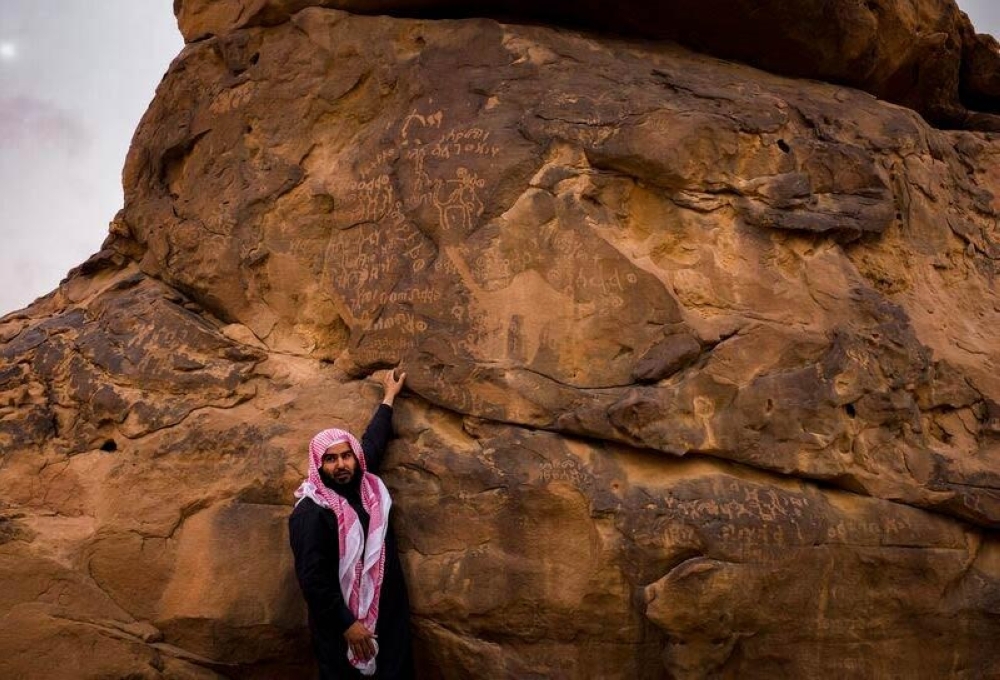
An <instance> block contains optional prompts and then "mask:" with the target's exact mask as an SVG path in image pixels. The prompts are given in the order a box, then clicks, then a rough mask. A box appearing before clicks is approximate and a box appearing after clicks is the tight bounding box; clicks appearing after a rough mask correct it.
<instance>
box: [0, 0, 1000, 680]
mask: <svg viewBox="0 0 1000 680" xmlns="http://www.w3.org/2000/svg"><path fill="white" fill-rule="evenodd" d="M306 4H314V3H304V2H303V3H292V2H288V3H264V2H262V3H258V4H255V5H253V7H249V5H248V7H249V9H246V8H244V9H246V11H244V12H242V16H243V19H240V20H239V21H237V20H236V19H234V18H233V17H232V16H231V15H228V14H226V12H229V11H231V9H230V8H231V5H229V4H228V3H213V5H212V6H211V7H210V6H209V5H202V7H203V8H204V10H203V11H201V14H199V13H198V11H196V9H197V7H198V5H197V3H192V2H190V0H187V1H185V2H183V3H179V4H178V10H179V15H180V19H181V26H182V28H184V30H185V32H186V34H187V35H188V36H189V37H191V38H203V39H198V40H196V41H195V42H192V43H191V44H189V45H188V46H187V47H186V48H185V49H184V51H183V52H182V54H181V55H180V56H179V57H178V59H177V60H176V61H175V63H174V64H173V65H172V67H171V69H170V71H169V72H168V74H167V75H166V77H165V78H164V80H163V82H162V83H161V85H160V87H159V89H158V91H157V95H156V98H155V99H154V101H153V103H152V105H151V107H150V109H149V111H148V112H147V114H146V116H145V118H144V119H143V121H142V123H141V124H140V126H139V129H138V131H137V133H136V136H135V140H134V142H133V146H132V149H131V151H130V154H129V158H128V160H127V163H126V168H125V173H124V182H125V187H126V205H125V209H124V210H123V212H122V213H120V214H119V216H118V217H117V218H116V220H115V221H114V223H113V224H112V234H111V236H110V237H109V239H108V241H107V243H106V244H105V248H104V250H102V252H101V253H99V254H97V255H96V256H94V257H93V258H92V259H91V260H89V261H88V262H87V263H86V264H84V265H83V266H81V267H80V268H79V269H78V270H76V271H74V272H72V273H71V275H70V276H69V277H68V278H67V280H66V281H65V282H64V283H63V284H62V285H61V286H60V288H59V289H58V290H56V291H55V292H53V293H52V294H51V295H49V296H48V297H46V298H43V299H41V300H39V301H37V302H36V303H35V304H34V305H32V306H31V307H29V308H28V309H26V310H24V311H23V312H20V313H17V314H13V315H9V316H7V317H6V318H4V319H3V320H2V321H0V341H2V342H3V344H2V346H0V447H2V452H3V454H2V455H3V458H2V461H0V499H2V503H3V505H2V507H0V577H2V579H3V582H4V583H5V584H9V585H8V586H7V587H5V588H4V589H3V591H2V594H0V617H2V618H0V621H2V623H0V676H2V677H52V678H62V677H65V678H80V677H94V678H97V677H135V678H216V677H233V678H297V677H302V675H303V673H305V672H306V670H307V668H308V665H309V652H308V642H307V639H306V637H305V630H304V611H303V607H302V604H301V602H300V597H299V594H298V592H297V589H296V586H295V584H294V578H293V576H292V574H291V571H290V568H291V567H290V555H289V551H288V550H287V547H286V536H285V518H286V517H287V514H288V512H289V509H290V500H291V492H292V490H293V489H294V487H295V486H296V485H297V483H298V482H299V481H300V479H301V478H302V475H303V472H304V470H303V465H304V463H305V444H306V442H307V441H308V438H309V436H310V435H311V434H312V433H313V432H315V431H316V430H318V429H320V428H321V427H326V426H330V425H344V426H349V427H352V428H360V427H362V426H363V425H364V422H365V419H366V417H367V415H368V413H369V412H370V410H371V408H372V407H373V406H374V404H375V403H376V402H377V400H378V388H377V387H376V386H375V385H374V384H373V381H372V380H370V379H369V377H370V376H372V375H373V374H375V373H377V371H378V370H379V369H382V368H385V367H388V366H392V365H396V364H398V363H402V364H403V365H405V367H406V370H407V371H408V373H409V376H410V378H409V381H408V383H409V387H410V390H409V391H408V392H407V393H406V394H405V395H404V397H403V398H402V399H401V400H400V401H399V402H397V403H398V407H397V414H396V422H397V426H398V427H397V429H398V431H399V434H400V437H399V439H398V440H397V441H396V442H395V443H394V444H393V446H392V448H391V452H390V469H389V471H388V472H387V474H386V479H387V482H388V484H389V485H390V487H391V488H392V489H393V491H394V494H395V498H396V510H395V512H396V515H395V522H396V530H397V533H398V535H399V538H400V543H401V549H402V557H403V561H404V565H405V568H406V571H407V576H408V578H409V580H410V585H411V592H412V598H413V606H414V627H415V632H416V635H417V643H418V644H417V654H418V657H419V664H420V668H421V672H422V674H421V677H428V678H438V677H440V678H468V677H483V678H504V677H509V678H530V677H554V678H590V677H601V678H616V677H620V678H626V677H628V678H633V677H639V678H661V677H673V678H708V677H732V678H736V677H738V678H755V677H768V678H772V677H914V678H941V677H952V678H979V677H990V676H993V675H997V674H998V673H1000V656H998V655H997V653H996V652H995V651H993V644H992V641H993V640H994V639H995V638H996V636H997V634H998V629H1000V623H998V621H1000V618H998V614H1000V542H998V540H997V536H996V533H995V532H996V529H997V527H998V526H1000V493H998V489H1000V480H998V472H1000V371H998V361H1000V353H998V350H1000V342H998V341H997V339H996V336H995V332H994V329H995V328H996V327H997V325H998V322H1000V296H998V293H997V289H996V277H997V274H998V264H997V263H998V259H1000V235H998V233H997V223H998V222H997V220H998V217H1000V199H998V198H997V196H996V189H997V186H998V182H1000V143H998V140H997V139H996V138H994V137H993V136H992V135H990V134H988V133H975V132H963V131H942V130H937V129H934V128H932V127H930V126H929V125H928V124H927V123H926V122H925V121H924V120H923V119H922V118H921V117H920V116H919V115H918V114H917V113H915V112H914V111H913V110H910V109H906V108H901V107H899V106H895V105H892V104H887V103H884V102H880V101H878V100H877V99H875V98H874V97H872V96H871V95H869V94H865V93H863V92H860V91H858V90H854V89H848V88H845V87H842V86H839V85H830V84H823V83H818V82H808V81H803V80H792V79H788V78H784V77H780V76H776V75H772V74H768V73H765V72H762V71H758V70H755V69H753V68H751V67H748V66H742V65H737V64H733V63H726V62H722V61H719V60H718V59H715V58H711V57H706V56H702V55H698V54H696V53H692V52H689V51H687V50H685V49H682V48H680V47H677V46H673V45H670V44H662V43H651V42H648V41H638V40H634V39H628V38H606V37H605V38H602V37H597V36H595V35H593V34H582V33H577V32H573V31H570V30H555V29H552V28H546V27H541V26H524V25H518V24H512V23H498V22H497V21H495V20H492V19H463V20H432V19H412V18H410V19H403V18H389V17H376V16H361V15H354V14H349V13H346V12H344V11H340V10H336V9H330V8H326V7H319V6H314V7H303V5H306ZM315 4H320V3H315ZM847 4H848V3H844V5H845V6H846V5H847ZM942 6H943V5H942ZM949 6H950V5H949ZM213 8H214V9H213ZM251 10H252V11H251ZM213 12H214V13H216V14H213ZM208 15H212V16H214V17H215V18H213V19H212V21H214V22H216V23H215V24H213V25H214V26H217V27H221V28H216V29H213V31H206V30H205V29H192V28H191V26H192V22H194V21H195V18H197V17H199V16H200V17H201V19H199V20H205V21H208V18H206V17H207V16H208ZM262 17H264V18H266V20H264V18H262ZM244 19H245V20H244ZM251 19H252V20H251ZM208 32H211V33H214V35H213V36H212V37H204V36H205V35H207V33H208Z"/></svg>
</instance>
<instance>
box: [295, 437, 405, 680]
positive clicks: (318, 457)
mask: <svg viewBox="0 0 1000 680" xmlns="http://www.w3.org/2000/svg"><path fill="white" fill-rule="evenodd" d="M341 442H348V443H349V444H350V445H351V450H352V451H354V455H355V456H356V457H357V459H358V465H359V466H360V468H361V470H360V474H361V487H360V492H361V504H362V506H363V507H364V509H365V510H366V511H367V512H368V517H369V520H368V536H367V538H366V537H365V535H364V527H363V526H362V524H361V520H360V519H358V513H356V512H355V511H354V508H352V507H351V505H350V504H349V503H348V502H347V501H346V500H345V499H344V498H343V496H341V495H340V494H338V493H336V492H334V491H332V490H330V489H328V488H327V487H326V485H325V484H323V480H322V479H321V478H320V476H319V470H320V468H321V467H322V465H323V453H324V452H326V450H327V449H328V448H330V447H331V446H333V445H334V444H339V443H341ZM295 497H296V498H298V499H299V500H300V501H301V500H302V499H303V498H310V499H312V501H313V502H314V503H316V504H317V505H319V506H321V507H324V508H328V509H329V510H330V511H332V512H333V514H334V515H336V516H337V533H338V534H339V538H340V573H339V574H338V577H339V579H340V592H341V593H343V595H344V602H346V603H347V607H348V609H350V610H351V613H352V614H354V616H355V618H356V619H357V620H358V621H361V622H362V623H363V624H364V625H365V627H366V628H367V629H368V630H370V631H372V632H373V633H374V632H375V624H376V623H377V622H378V603H379V596H380V595H381V592H382V578H383V576H384V575H385V535H386V532H387V531H388V528H389V508H391V507H392V499H391V498H389V491H388V489H386V488H385V484H383V483H382V480H381V479H379V478H378V477H376V476H375V475H373V474H371V473H370V472H368V465H367V463H366V462H365V452H364V451H363V450H362V449H361V444H359V443H358V440H357V439H355V438H354V436H353V435H352V434H351V433H350V432H345V431H344V430H335V429H334V430H323V431H322V432H320V433H319V434H317V435H316V436H315V437H313V438H312V441H311V442H309V477H308V478H307V479H306V480H305V481H304V482H302V484H301V485H300V486H299V488H298V490H297V491H296V492H295ZM375 649H376V654H377V652H378V646H377V644H376V647H375ZM347 658H348V660H349V661H350V662H351V664H352V665H353V666H354V667H355V668H357V669H358V670H360V671H361V674H362V675H373V674H374V673H375V657H372V658H371V659H369V660H368V661H361V660H359V659H356V658H354V655H353V654H352V653H351V650H350V648H349V647H348V650H347Z"/></svg>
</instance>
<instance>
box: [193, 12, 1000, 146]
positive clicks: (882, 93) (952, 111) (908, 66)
mask: <svg viewBox="0 0 1000 680" xmlns="http://www.w3.org/2000/svg"><path fill="white" fill-rule="evenodd" d="M311 5H317V6H322V7H329V8H333V9H341V10H346V11H349V12H355V13H359V14H396V15H400V14H403V15H409V16H423V17H442V16H447V17H452V18H457V17H471V16H480V17H483V16H490V17H496V18H500V19H503V20H508V21H510V20H518V19H519V20H521V21H533V22H544V23H554V24H557V25H563V24H567V23H569V24H571V25H574V26H577V27H580V28H585V29H588V30H592V31H598V32H603V33H607V32H614V33H617V34H619V35H627V36H635V37H641V38H649V39H655V40H662V39H667V40H673V41H677V42H680V43H682V44H684V45H687V46H689V47H692V48H694V49H697V50H700V51H702V52H707V53H710V54H714V55H717V56H720V57H723V58H725V59H735V60H738V61H742V62H745V63H748V64H752V65H754V66H757V67H759V68H763V69H767V70H768V71H773V72H775V73H781V74H784V75H789V76H796V77H801V78H814V79H818V80H825V81H829V82H836V83H840V84H844V85H849V86H851V87H856V88H860V89H862V90H865V91H867V92H870V93H872V94H874V95H875V96H877V97H879V98H882V99H886V100H888V101H891V102H895V103H897V104H901V105H903V106H907V107H910V108H913V109H916V110H917V111H919V112H920V113H921V114H923V115H924V117H925V118H927V120H929V121H931V122H932V123H933V124H935V125H943V126H945V127H951V128H963V129H981V130H993V131H998V130H1000V118H997V117H996V116H994V115H992V114H994V113H997V112H1000V77H998V75H997V74H998V73H1000V45H998V44H997V41H996V40H995V39H994V38H993V37H992V36H989V35H976V32H975V30H974V29H973V26H972V23H971V22H970V21H969V18H968V17H967V16H966V15H965V14H964V13H963V12H961V11H960V10H959V8H958V5H957V4H955V2H954V0H867V1H866V2H857V1H856V0H796V2H787V1H786V0H669V2H647V1H646V0H623V1H621V2H616V3H615V4H614V5H613V7H609V6H608V5H607V3H602V2H598V1H597V0H582V1H581V0H550V1H549V2H545V3H537V2H529V1H526V0H483V1H481V2H477V3H467V2H456V1H455V0H321V1H316V0H175V2H174V10H175V13H176V14H177V18H178V22H179V24H180V28H181V32H182V33H183V34H184V37H185V39H186V40H188V41H196V40H202V39H204V38H206V37H209V36H217V35H225V34H227V33H230V32H232V31H234V30H236V29H239V28H246V27H249V26H267V25H275V24H278V23H282V22H284V21H287V19H288V18H289V17H290V16H291V15H292V14H294V13H295V12H298V11H300V10H302V9H303V8H305V7H308V6H311Z"/></svg>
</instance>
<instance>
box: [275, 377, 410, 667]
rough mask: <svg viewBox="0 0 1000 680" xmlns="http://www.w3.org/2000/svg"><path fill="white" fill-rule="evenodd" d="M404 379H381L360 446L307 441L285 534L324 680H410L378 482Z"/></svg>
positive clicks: (402, 605) (397, 570) (332, 433)
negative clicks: (304, 474)
mask: <svg viewBox="0 0 1000 680" xmlns="http://www.w3.org/2000/svg"><path fill="white" fill-rule="evenodd" d="M405 379H406V374H405V373H401V374H400V375H399V377H398V378H397V377H396V374H395V371H387V372H386V376H385V377H384V378H383V380H382V385H383V387H384V389H385V396H384V398H383V400H382V404H381V405H380V406H379V407H378V409H377V410H376V411H375V415H374V416H373V417H372V420H371V422H370V423H369V424H368V428H367V429H366V430H365V434H364V436H363V437H362V438H361V443H360V444H359V443H358V440H357V439H355V438H354V437H353V436H352V435H351V434H350V433H348V432H345V431H343V430H323V431H322V432H320V433H319V434H317V435H316V436H315V437H313V439H312V441H311V442H310V444H309V476H308V478H307V479H306V480H305V481H304V482H302V485H301V486H300V487H299V489H298V491H296V492H295V496H296V497H297V498H298V499H299V500H298V502H297V503H296V505H295V509H294V510H293V511H292V515H291V517H290V518H289V520H288V533H289V539H290V541H291V544H292V551H293V552H294V554H295V574H296V576H297V577H298V580H299V586H300V587H301V588H302V594H303V595H304V596H305V600H306V604H307V606H308V609H309V631H310V633H311V634H312V640H313V648H314V650H315V652H316V659H317V661H318V662H319V669H320V678H321V679H322V680H327V679H332V678H338V679H340V678H358V677H361V676H362V675H364V676H373V675H376V674H377V676H376V677H378V678H383V679H388V678H411V677H412V676H413V660H412V656H411V650H410V621H409V619H410V616H409V611H410V606H409V600H408V598H407V595H406V584H405V583H404V581H403V571H402V568H401V566H400V563H399V556H398V555H397V553H396V541H395V538H394V537H393V535H392V532H390V531H389V526H388V519H389V508H390V507H391V505H392V501H391V499H390V498H389V492H388V491H387V490H386V488H385V485H384V484H383V483H382V480H380V479H379V478H378V477H376V476H375V473H377V472H378V471H379V468H380V466H381V462H382V454H383V453H384V452H385V447H386V445H387V444H388V442H389V439H390V438H391V436H392V404H393V401H394V400H395V398H396V395H398V394H399V392H400V390H401V389H402V388H403V381H404V380H405Z"/></svg>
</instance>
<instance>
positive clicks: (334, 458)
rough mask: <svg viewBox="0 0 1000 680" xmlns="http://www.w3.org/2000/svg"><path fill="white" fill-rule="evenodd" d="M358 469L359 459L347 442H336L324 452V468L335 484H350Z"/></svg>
mask: <svg viewBox="0 0 1000 680" xmlns="http://www.w3.org/2000/svg"><path fill="white" fill-rule="evenodd" d="M357 469H358V459H357V458H355V457H354V451H352V450H351V445H350V444H348V443H347V442H340V443H338V444H334V445H333V446H331V447H330V448H328V449H327V450H326V451H324V452H323V464H322V470H323V472H325V473H326V474H327V476H328V477H329V478H330V479H332V480H333V481H334V483H335V484H348V483H349V482H350V481H351V480H352V479H354V471H355V470H357Z"/></svg>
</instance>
